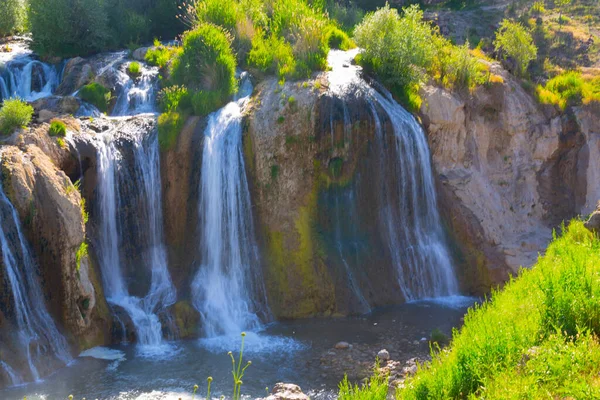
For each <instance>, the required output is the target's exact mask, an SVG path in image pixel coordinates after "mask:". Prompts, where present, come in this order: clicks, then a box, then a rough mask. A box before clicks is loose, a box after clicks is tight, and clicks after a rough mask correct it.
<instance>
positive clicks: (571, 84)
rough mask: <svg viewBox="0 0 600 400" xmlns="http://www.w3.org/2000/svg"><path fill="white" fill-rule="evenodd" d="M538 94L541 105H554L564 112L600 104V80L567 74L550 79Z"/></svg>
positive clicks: (577, 74)
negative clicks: (569, 109)
mask: <svg viewBox="0 0 600 400" xmlns="http://www.w3.org/2000/svg"><path fill="white" fill-rule="evenodd" d="M536 93H537V97H538V100H539V102H540V103H542V104H554V105H556V106H559V107H560V108H561V109H563V110H564V109H565V108H567V107H569V106H578V105H581V104H589V103H591V102H600V79H598V78H596V79H585V78H583V77H582V75H581V74H580V73H578V72H575V71H570V72H565V73H563V74H561V75H558V76H556V77H554V78H552V79H550V80H549V81H548V82H547V83H546V86H545V87H544V86H542V85H538V87H537V89H536Z"/></svg>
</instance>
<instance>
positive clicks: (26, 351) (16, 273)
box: [0, 184, 71, 384]
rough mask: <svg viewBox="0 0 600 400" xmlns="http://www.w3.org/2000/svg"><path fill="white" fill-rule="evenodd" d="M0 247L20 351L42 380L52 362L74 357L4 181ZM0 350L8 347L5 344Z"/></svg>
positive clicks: (0, 196) (18, 379) (5, 366)
mask: <svg viewBox="0 0 600 400" xmlns="http://www.w3.org/2000/svg"><path fill="white" fill-rule="evenodd" d="M0 226H1V227H2V229H0V249H1V251H2V265H3V266H4V269H5V274H6V277H7V281H8V284H9V290H10V294H11V295H12V299H13V301H14V323H15V326H16V329H17V341H18V344H19V349H18V350H19V351H20V352H21V353H22V354H20V355H18V356H17V357H22V358H23V359H24V360H25V362H26V364H27V367H28V369H29V374H30V377H31V379H33V380H36V381H37V380H39V379H40V377H41V375H42V373H41V372H40V369H43V370H44V372H45V373H47V372H48V369H49V368H48V362H51V363H56V362H59V363H61V364H62V365H65V364H67V363H68V362H69V361H70V360H71V356H70V354H69V350H68V346H67V342H66V340H65V338H64V337H63V336H62V335H61V334H60V332H59V331H58V329H57V328H56V325H55V324H54V321H53V320H52V318H51V317H50V315H49V314H48V311H47V309H46V306H45V304H44V296H43V294H42V289H41V287H40V283H39V282H38V277H37V271H36V268H37V267H36V265H35V262H34V259H33V257H32V255H31V253H30V250H29V245H28V243H27V242H26V240H25V237H24V236H23V232H22V231H21V226H20V222H19V218H18V215H17V211H16V210H15V208H14V207H13V205H12V204H11V202H10V201H9V199H8V197H6V195H5V193H4V190H3V188H2V185H1V184H0ZM1 347H2V346H0V350H5V349H2V348H1ZM2 367H3V369H4V370H5V371H6V372H7V374H8V375H9V376H10V378H11V379H12V381H13V384H18V383H20V382H22V381H24V380H29V378H24V377H21V376H19V375H18V374H17V373H16V372H15V371H14V370H13V368H11V367H10V366H9V365H8V364H7V363H6V362H2Z"/></svg>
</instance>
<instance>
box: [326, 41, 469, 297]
mask: <svg viewBox="0 0 600 400" xmlns="http://www.w3.org/2000/svg"><path fill="white" fill-rule="evenodd" d="M356 54H357V50H356V51H350V52H341V51H332V52H331V53H330V56H329V64H330V66H331V67H332V71H331V72H330V74H329V81H330V91H331V93H332V94H333V95H334V96H336V97H338V98H340V99H341V100H342V101H344V98H345V96H347V95H348V94H349V93H350V92H351V93H353V94H356V93H361V94H363V95H364V96H365V97H366V99H367V101H368V103H369V105H370V108H371V114H372V117H373V120H374V122H375V136H376V137H375V146H374V148H375V149H376V151H377V152H378V153H377V159H378V167H379V169H380V170H381V171H383V172H382V174H381V175H382V176H383V178H382V179H380V182H378V184H377V188H378V190H379V194H378V198H379V201H380V202H381V204H380V205H379V220H380V223H381V225H382V226H383V230H384V232H382V235H383V238H384V242H385V243H386V247H387V249H388V251H389V254H390V257H391V261H392V263H393V264H394V265H395V266H396V270H397V278H398V284H399V287H400V289H401V291H402V294H403V296H404V298H405V299H406V300H407V301H412V300H418V299H424V298H433V297H442V296H453V295H457V294H458V293H459V289H458V283H457V280H456V277H455V274H454V268H453V266H452V262H451V257H450V254H449V252H448V249H447V246H446V243H445V239H444V234H443V232H442V228H441V226H442V224H441V219H440V216H439V213H438V210H437V199H436V193H435V185H434V182H433V173H432V169H431V160H430V154H429V147H428V144H427V141H426V139H425V135H424V132H423V130H422V129H421V127H420V126H419V124H418V123H417V122H416V121H415V119H414V118H413V117H412V116H411V115H410V114H409V113H408V112H407V111H406V110H404V109H403V108H402V107H401V106H400V105H399V104H398V103H396V101H394V99H393V98H392V96H391V94H389V93H388V92H386V91H385V89H383V88H377V90H375V89H373V88H372V87H371V86H369V85H368V84H367V83H366V82H365V81H364V80H363V79H362V78H361V77H360V74H359V71H360V70H359V68H358V67H356V66H353V65H351V64H352V59H353V58H354V57H355V56H356ZM346 119H347V116H346V108H344V123H345V125H347V122H346ZM386 123H389V125H391V127H392V130H393V138H392V139H390V138H389V136H388V135H386V130H385V128H386ZM344 135H345V136H346V135H347V133H346V130H345V132H344ZM349 276H350V285H351V286H353V288H354V287H356V283H354V282H353V279H352V276H351V275H349ZM355 292H356V290H355ZM357 296H358V298H359V299H360V293H359V294H357ZM361 302H362V301H361Z"/></svg>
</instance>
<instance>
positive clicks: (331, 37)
mask: <svg viewBox="0 0 600 400" xmlns="http://www.w3.org/2000/svg"><path fill="white" fill-rule="evenodd" d="M325 40H326V41H327V44H328V45H329V47H330V48H332V49H340V50H350V49H352V48H354V47H356V45H355V44H354V43H352V40H350V38H349V37H348V35H347V34H346V32H344V31H342V30H341V29H339V28H336V27H335V26H331V27H329V28H328V29H327V33H326V34H325Z"/></svg>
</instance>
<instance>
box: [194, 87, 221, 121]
mask: <svg viewBox="0 0 600 400" xmlns="http://www.w3.org/2000/svg"><path fill="white" fill-rule="evenodd" d="M226 102H227V97H224V96H223V94H222V93H220V92H215V91H210V90H207V91H205V90H201V91H199V92H196V93H194V95H193V96H192V110H193V111H194V115H198V116H205V115H208V114H210V113H211V112H213V111H215V110H217V109H219V108H221V107H222V106H223V104H225V103H226Z"/></svg>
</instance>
